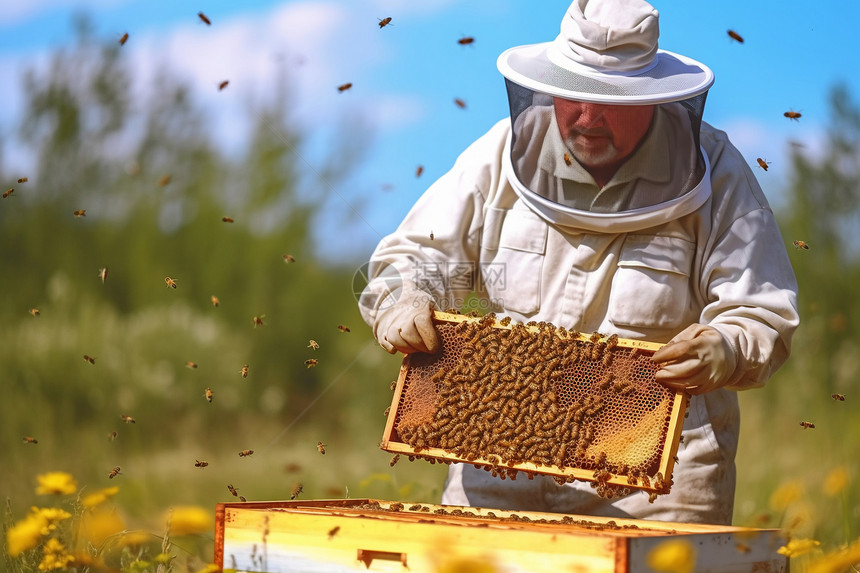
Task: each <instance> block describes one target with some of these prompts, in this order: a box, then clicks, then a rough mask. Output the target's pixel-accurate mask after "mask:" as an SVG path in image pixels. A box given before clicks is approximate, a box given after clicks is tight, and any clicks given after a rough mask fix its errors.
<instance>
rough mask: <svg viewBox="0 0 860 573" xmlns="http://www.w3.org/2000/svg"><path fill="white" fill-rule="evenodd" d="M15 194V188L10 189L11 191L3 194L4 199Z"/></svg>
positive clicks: (8, 190) (7, 190)
mask: <svg viewBox="0 0 860 573" xmlns="http://www.w3.org/2000/svg"><path fill="white" fill-rule="evenodd" d="M14 192H15V188H14V187H10V188H9V189H6V191H4V192H3V198H4V199H5V198H6V197H8V196H10V195H11V194H12V193H14Z"/></svg>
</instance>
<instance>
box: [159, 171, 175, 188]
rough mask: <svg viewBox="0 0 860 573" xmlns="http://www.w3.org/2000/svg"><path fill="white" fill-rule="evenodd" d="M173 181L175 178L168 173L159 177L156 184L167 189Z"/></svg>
mask: <svg viewBox="0 0 860 573" xmlns="http://www.w3.org/2000/svg"><path fill="white" fill-rule="evenodd" d="M171 179H173V176H172V175H170V174H169V173H168V174H167V175H162V176H161V177H159V178H158V181H156V184H157V185H158V186H159V187H167V186H168V185H170V180H171Z"/></svg>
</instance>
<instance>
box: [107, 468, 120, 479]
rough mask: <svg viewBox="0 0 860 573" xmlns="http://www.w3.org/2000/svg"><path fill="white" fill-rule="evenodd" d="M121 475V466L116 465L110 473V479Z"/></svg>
mask: <svg viewBox="0 0 860 573" xmlns="http://www.w3.org/2000/svg"><path fill="white" fill-rule="evenodd" d="M118 475H119V466H116V467H115V468H114V469H112V470H111V471H110V473H109V474H108V479H113V478H115V477H116V476H118Z"/></svg>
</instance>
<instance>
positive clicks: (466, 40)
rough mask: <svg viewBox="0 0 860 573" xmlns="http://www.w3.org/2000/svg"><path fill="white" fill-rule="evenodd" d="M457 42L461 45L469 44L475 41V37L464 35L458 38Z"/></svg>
mask: <svg viewBox="0 0 860 573" xmlns="http://www.w3.org/2000/svg"><path fill="white" fill-rule="evenodd" d="M457 43H458V44H460V45H461V46H469V45H471V44H474V43H475V38H473V37H471V36H463V37H462V38H460V39H459V40H457Z"/></svg>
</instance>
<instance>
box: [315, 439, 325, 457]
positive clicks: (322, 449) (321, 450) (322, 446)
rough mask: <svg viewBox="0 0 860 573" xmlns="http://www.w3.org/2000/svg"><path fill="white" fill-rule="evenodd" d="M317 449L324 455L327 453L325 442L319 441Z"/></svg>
mask: <svg viewBox="0 0 860 573" xmlns="http://www.w3.org/2000/svg"><path fill="white" fill-rule="evenodd" d="M317 451H318V452H319V453H321V454H322V455H325V444H324V443H322V442H317Z"/></svg>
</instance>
